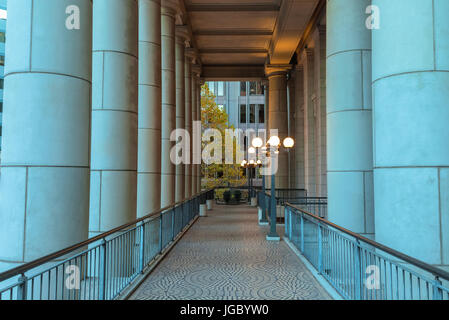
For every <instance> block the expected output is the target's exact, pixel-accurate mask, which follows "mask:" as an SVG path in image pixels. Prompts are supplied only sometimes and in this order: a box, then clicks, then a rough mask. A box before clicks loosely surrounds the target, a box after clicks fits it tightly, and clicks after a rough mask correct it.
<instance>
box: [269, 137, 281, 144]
mask: <svg viewBox="0 0 449 320" xmlns="http://www.w3.org/2000/svg"><path fill="white" fill-rule="evenodd" d="M268 143H269V144H270V146H278V145H279V144H280V143H281V139H279V137H278V136H271V137H270V140H268Z"/></svg>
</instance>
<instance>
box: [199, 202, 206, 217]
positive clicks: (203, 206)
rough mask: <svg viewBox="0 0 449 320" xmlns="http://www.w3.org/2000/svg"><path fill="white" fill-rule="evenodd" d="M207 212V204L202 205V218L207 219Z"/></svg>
mask: <svg viewBox="0 0 449 320" xmlns="http://www.w3.org/2000/svg"><path fill="white" fill-rule="evenodd" d="M206 210H207V208H206V204H200V217H207V214H206Z"/></svg>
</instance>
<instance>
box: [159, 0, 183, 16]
mask: <svg viewBox="0 0 449 320" xmlns="http://www.w3.org/2000/svg"><path fill="white" fill-rule="evenodd" d="M178 11H179V2H178V0H162V1H161V13H162V14H163V15H169V16H172V17H175V16H176V14H177V13H178Z"/></svg>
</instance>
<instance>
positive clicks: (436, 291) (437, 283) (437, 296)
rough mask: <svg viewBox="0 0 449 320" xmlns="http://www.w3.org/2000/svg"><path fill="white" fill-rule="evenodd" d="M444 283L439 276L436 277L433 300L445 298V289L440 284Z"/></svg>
mask: <svg viewBox="0 0 449 320" xmlns="http://www.w3.org/2000/svg"><path fill="white" fill-rule="evenodd" d="M441 285H443V283H442V282H441V280H440V278H439V277H438V276H436V277H435V284H434V285H433V300H443V291H442V290H441V288H440V287H439V286H441Z"/></svg>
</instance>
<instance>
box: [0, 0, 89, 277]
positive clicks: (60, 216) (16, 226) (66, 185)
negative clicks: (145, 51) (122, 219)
mask: <svg viewBox="0 0 449 320" xmlns="http://www.w3.org/2000/svg"><path fill="white" fill-rule="evenodd" d="M69 5H76V6H77V7H78V8H79V9H80V11H79V13H80V16H79V17H80V28H79V29H70V27H71V26H70V25H69V28H67V27H66V19H67V18H68V17H69V15H65V14H64V13H65V11H66V8H67V7H68V6H69ZM55 26H57V27H55ZM7 28H8V37H7V40H6V43H7V44H6V54H7V56H8V64H7V65H6V68H5V96H4V109H3V142H2V147H3V150H2V164H1V179H0V194H1V201H0V221H1V223H0V257H1V258H0V259H1V260H0V261H1V262H0V272H2V271H5V270H6V269H10V268H13V267H16V266H17V265H18V264H21V263H25V262H29V261H32V260H34V259H37V258H39V257H42V256H44V255H47V254H49V253H51V252H54V251H57V250H60V249H63V248H65V247H67V246H70V245H73V244H75V243H77V242H80V241H83V240H86V239H87V236H88V223H89V216H88V212H89V211H88V210H89V165H90V163H89V162H90V161H89V152H90V150H89V144H90V134H89V129H90V90H91V76H92V68H91V66H92V65H91V56H92V2H91V1H89V0H70V1H68V0H60V1H34V2H33V1H9V3H8V22H7ZM43 35H44V36H43Z"/></svg>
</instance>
